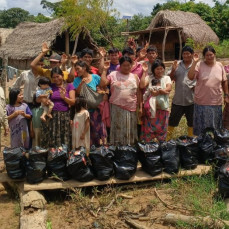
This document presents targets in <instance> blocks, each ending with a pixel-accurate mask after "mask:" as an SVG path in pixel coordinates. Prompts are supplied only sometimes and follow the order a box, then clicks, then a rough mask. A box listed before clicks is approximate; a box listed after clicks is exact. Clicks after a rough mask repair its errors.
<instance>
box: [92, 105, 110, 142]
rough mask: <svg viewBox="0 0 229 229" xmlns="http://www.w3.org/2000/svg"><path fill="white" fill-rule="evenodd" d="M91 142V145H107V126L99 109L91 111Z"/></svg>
mask: <svg viewBox="0 0 229 229" xmlns="http://www.w3.org/2000/svg"><path fill="white" fill-rule="evenodd" d="M89 113H90V142H91V145H96V146H98V145H101V141H102V143H105V139H106V137H107V130H106V126H105V124H104V123H103V120H102V116H101V113H100V110H99V109H96V110H94V111H90V112H89Z"/></svg>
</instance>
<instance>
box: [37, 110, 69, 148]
mask: <svg viewBox="0 0 229 229" xmlns="http://www.w3.org/2000/svg"><path fill="white" fill-rule="evenodd" d="M52 116H53V118H52V119H47V121H46V122H41V147H43V148H49V147H59V146H61V145H62V144H66V145H68V147H69V149H71V148H72V131H71V128H70V113H69V111H66V112H61V111H52Z"/></svg>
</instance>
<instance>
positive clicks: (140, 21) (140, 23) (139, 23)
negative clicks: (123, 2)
mask: <svg viewBox="0 0 229 229" xmlns="http://www.w3.org/2000/svg"><path fill="white" fill-rule="evenodd" d="M151 20H152V17H151V16H144V15H143V14H136V15H134V16H133V17H132V18H131V20H130V22H129V23H130V24H129V30H130V31H131V32H132V31H137V30H144V29H146V28H147V27H148V26H149V24H150V22H151Z"/></svg>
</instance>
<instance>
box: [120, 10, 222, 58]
mask: <svg viewBox="0 0 229 229" xmlns="http://www.w3.org/2000/svg"><path fill="white" fill-rule="evenodd" d="M123 35H138V36H139V37H138V43H139V45H143V44H145V42H147V41H149V42H150V44H154V45H156V46H157V48H158V51H159V54H161V56H162V57H163V51H164V59H174V58H178V57H179V52H180V47H181V46H182V45H184V43H185V41H186V40H187V38H192V39H193V40H194V41H195V42H196V43H197V44H200V45H205V44H206V43H208V42H214V43H216V44H218V43H219V38H218V37H217V35H216V34H215V32H214V31H213V30H212V29H211V28H210V26H208V25H207V24H206V22H205V21H204V20H202V18H201V17H200V16H199V15H198V14H195V13H191V12H183V11H171V10H163V11H160V12H158V13H157V14H156V16H155V17H154V18H153V19H152V21H151V23H150V25H149V26H148V28H146V30H142V31H135V32H129V33H128V34H127V33H123ZM163 45H164V48H163Z"/></svg>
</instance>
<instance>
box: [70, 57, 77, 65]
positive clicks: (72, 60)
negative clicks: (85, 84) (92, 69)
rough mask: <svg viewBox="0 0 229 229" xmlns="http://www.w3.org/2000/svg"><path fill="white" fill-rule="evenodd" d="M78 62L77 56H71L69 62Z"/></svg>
mask: <svg viewBox="0 0 229 229" xmlns="http://www.w3.org/2000/svg"><path fill="white" fill-rule="evenodd" d="M77 62H78V57H77V56H76V55H73V56H71V63H72V64H75V63H77Z"/></svg>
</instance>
